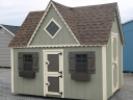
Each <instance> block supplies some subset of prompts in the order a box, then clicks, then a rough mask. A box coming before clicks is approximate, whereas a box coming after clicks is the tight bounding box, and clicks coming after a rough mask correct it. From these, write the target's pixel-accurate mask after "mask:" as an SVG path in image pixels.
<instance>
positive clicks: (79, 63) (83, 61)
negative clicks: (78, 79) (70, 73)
mask: <svg viewBox="0 0 133 100" xmlns="http://www.w3.org/2000/svg"><path fill="white" fill-rule="evenodd" d="M75 60H76V71H77V72H86V71H87V68H88V67H87V66H88V60H87V54H76V58H75Z"/></svg>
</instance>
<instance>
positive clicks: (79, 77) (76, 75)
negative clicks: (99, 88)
mask: <svg viewBox="0 0 133 100" xmlns="http://www.w3.org/2000/svg"><path fill="white" fill-rule="evenodd" d="M71 79H73V80H76V81H90V79H91V75H90V74H89V73H83V72H82V73H81V72H72V73H71Z"/></svg>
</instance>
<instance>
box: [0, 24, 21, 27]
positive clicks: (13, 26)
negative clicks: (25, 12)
mask: <svg viewBox="0 0 133 100" xmlns="http://www.w3.org/2000/svg"><path fill="white" fill-rule="evenodd" d="M0 25H2V26H11V27H20V26H18V25H7V24H0Z"/></svg>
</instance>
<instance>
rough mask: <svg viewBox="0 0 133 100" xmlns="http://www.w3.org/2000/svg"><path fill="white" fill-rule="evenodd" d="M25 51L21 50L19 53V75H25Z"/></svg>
mask: <svg viewBox="0 0 133 100" xmlns="http://www.w3.org/2000/svg"><path fill="white" fill-rule="evenodd" d="M23 71H24V70H23V53H22V52H19V53H18V73H19V76H23Z"/></svg>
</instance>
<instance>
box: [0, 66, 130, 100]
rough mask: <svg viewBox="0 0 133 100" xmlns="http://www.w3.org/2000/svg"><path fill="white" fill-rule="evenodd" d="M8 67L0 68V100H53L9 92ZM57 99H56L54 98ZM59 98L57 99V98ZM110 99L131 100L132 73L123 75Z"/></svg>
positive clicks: (51, 99)
mask: <svg viewBox="0 0 133 100" xmlns="http://www.w3.org/2000/svg"><path fill="white" fill-rule="evenodd" d="M10 84H11V79H10V69H2V68H1V69H0V100H55V99H53V98H44V97H36V96H22V95H12V94H11V92H10V91H11V87H10ZM56 100H57V99H56ZM58 100H59V99H58ZM110 100H133V74H125V75H124V86H123V88H122V89H121V90H120V91H118V92H117V93H116V94H115V95H114V96H113V97H112V98H111V99H110Z"/></svg>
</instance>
